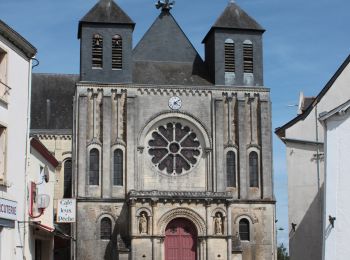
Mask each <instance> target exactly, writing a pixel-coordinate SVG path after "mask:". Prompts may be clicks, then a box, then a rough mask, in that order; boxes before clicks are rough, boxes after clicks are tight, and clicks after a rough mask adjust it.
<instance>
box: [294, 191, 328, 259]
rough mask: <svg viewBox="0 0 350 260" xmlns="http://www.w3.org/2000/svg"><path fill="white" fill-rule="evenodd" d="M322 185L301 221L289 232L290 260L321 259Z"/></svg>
mask: <svg viewBox="0 0 350 260" xmlns="http://www.w3.org/2000/svg"><path fill="white" fill-rule="evenodd" d="M323 196H324V185H323V184H322V187H321V188H320V189H319V191H318V193H317V195H316V197H315V198H314V200H313V202H312V203H311V205H310V207H309V209H308V210H307V212H306V214H305V216H304V218H303V220H302V221H301V223H296V224H297V226H296V230H295V232H294V231H293V230H291V231H290V233H289V251H290V259H291V260H320V259H322V225H323V222H322V215H323Z"/></svg>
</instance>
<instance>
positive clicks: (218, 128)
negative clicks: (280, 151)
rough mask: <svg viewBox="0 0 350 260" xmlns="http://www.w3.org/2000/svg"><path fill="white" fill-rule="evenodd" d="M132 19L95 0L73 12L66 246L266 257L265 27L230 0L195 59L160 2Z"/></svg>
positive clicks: (173, 255) (271, 230)
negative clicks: (138, 20)
mask: <svg viewBox="0 0 350 260" xmlns="http://www.w3.org/2000/svg"><path fill="white" fill-rule="evenodd" d="M157 7H158V8H159V9H161V13H160V15H159V17H157V18H156V20H155V22H154V23H153V25H152V26H151V27H150V28H149V30H148V31H147V32H146V34H145V35H144V36H143V38H142V39H141V40H140V42H139V43H138V44H137V45H136V47H135V48H134V49H132V35H133V29H134V26H135V23H134V22H133V21H132V20H131V18H130V17H129V16H128V15H127V14H126V13H125V12H124V11H123V10H122V9H121V8H120V7H119V6H118V5H117V4H115V3H114V2H112V1H109V0H102V1H99V3H97V4H96V5H95V6H94V7H93V8H92V9H91V10H90V12H88V14H87V15H86V16H84V17H83V18H82V19H81V21H80V23H79V33H78V37H79V39H80V41H81V68H80V71H81V74H80V80H79V82H78V83H77V85H76V93H75V99H74V119H73V122H74V125H73V133H74V134H73V151H74V152H73V165H74V167H73V168H74V169H73V171H74V173H75V174H74V177H75V180H76V183H75V185H74V196H75V197H76V198H77V223H76V225H75V230H74V236H75V238H76V243H75V248H74V249H75V251H74V252H75V257H76V259H81V260H83V259H84V260H93V259H133V260H136V259H137V260H139V259H154V260H156V259H157V260H161V259H163V260H195V259H196V260H204V259H211V260H212V259H225V260H227V259H243V260H253V259H255V260H267V259H276V254H275V253H276V248H275V242H276V241H275V198H274V195H273V177H272V176H273V174H272V149H271V104H270V93H269V89H267V88H265V87H264V86H263V69H262V34H263V32H264V29H263V28H262V27H261V26H260V25H259V24H258V23H257V22H256V21H254V20H253V19H252V18H251V17H249V16H248V15H247V14H246V13H245V12H244V11H243V10H242V9H240V8H239V7H238V6H237V5H236V4H234V3H232V2H230V3H229V5H228V6H227V8H226V9H225V10H224V12H223V13H222V15H221V16H220V17H219V18H218V20H217V22H216V23H215V24H214V25H213V27H212V28H211V29H210V30H209V32H208V34H207V35H206V36H205V37H204V40H203V43H204V46H205V54H206V56H205V61H203V60H202V58H201V57H200V56H199V54H198V53H197V51H196V50H195V49H194V48H193V46H192V44H191V42H190V41H189V40H188V38H187V37H186V35H185V34H184V33H183V31H182V30H181V28H180V27H179V25H178V24H177V22H176V21H175V19H174V17H173V16H172V15H171V8H172V4H171V3H169V1H164V2H162V1H160V2H159V3H158V5H157Z"/></svg>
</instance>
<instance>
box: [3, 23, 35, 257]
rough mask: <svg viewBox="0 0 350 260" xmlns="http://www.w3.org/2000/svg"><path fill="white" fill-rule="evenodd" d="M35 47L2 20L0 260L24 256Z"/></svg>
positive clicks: (26, 228) (26, 230)
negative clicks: (29, 128) (30, 103)
mask: <svg viewBox="0 0 350 260" xmlns="http://www.w3.org/2000/svg"><path fill="white" fill-rule="evenodd" d="M35 53H36V49H35V48H34V47H33V46H32V45H31V44H30V43H29V42H27V41H26V40H25V39H24V38H23V37H22V36H21V35H19V34H18V33H17V32H15V31H14V30H13V29H11V28H10V27H9V26H8V25H6V24H5V23H4V22H2V21H1V20H0V260H16V259H18V260H19V259H21V260H23V259H24V254H25V248H24V247H25V243H24V241H25V239H26V234H27V233H28V226H27V223H26V222H25V219H26V218H25V217H26V212H27V208H26V193H25V191H26V174H25V173H26V150H27V149H28V138H27V137H28V126H29V124H28V123H29V100H30V88H31V83H30V82H31V73H32V71H31V70H32V58H33V57H34V55H35Z"/></svg>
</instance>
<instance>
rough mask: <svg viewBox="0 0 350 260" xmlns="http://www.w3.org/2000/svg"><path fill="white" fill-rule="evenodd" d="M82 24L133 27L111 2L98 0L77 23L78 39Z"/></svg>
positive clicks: (128, 19) (122, 12)
mask: <svg viewBox="0 0 350 260" xmlns="http://www.w3.org/2000/svg"><path fill="white" fill-rule="evenodd" d="M83 23H105V24H126V25H131V26H132V27H133V28H134V27H135V23H134V21H133V20H132V19H131V18H130V17H129V16H128V15H127V14H126V13H125V12H124V11H123V10H122V9H121V8H120V7H119V6H118V5H117V4H116V3H115V2H114V1H113V0H100V1H99V2H98V3H97V4H96V5H95V6H94V7H93V8H92V9H91V10H90V11H89V12H88V13H87V14H86V15H85V16H84V17H83V18H82V19H81V20H80V21H79V33H78V38H80V31H81V26H82V24H83Z"/></svg>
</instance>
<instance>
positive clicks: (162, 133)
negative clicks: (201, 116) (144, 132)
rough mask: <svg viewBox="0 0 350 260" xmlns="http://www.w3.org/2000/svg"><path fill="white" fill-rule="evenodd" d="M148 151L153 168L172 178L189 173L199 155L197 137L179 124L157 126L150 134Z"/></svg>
mask: <svg viewBox="0 0 350 260" xmlns="http://www.w3.org/2000/svg"><path fill="white" fill-rule="evenodd" d="M148 149H149V150H148V152H149V154H150V155H151V156H152V163H153V164H154V166H155V167H156V168H158V169H159V170H160V171H161V172H164V173H167V174H169V175H173V176H176V175H181V174H184V173H186V172H188V171H190V170H191V169H192V168H193V167H194V166H195V165H196V164H197V162H198V159H199V157H200V155H201V146H200V143H199V140H198V138H197V135H196V134H195V133H194V132H193V131H192V130H191V129H190V128H189V127H188V126H183V125H182V124H180V123H167V124H166V125H161V126H159V127H158V128H157V129H156V130H155V131H153V133H152V137H151V140H150V141H149V142H148Z"/></svg>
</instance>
